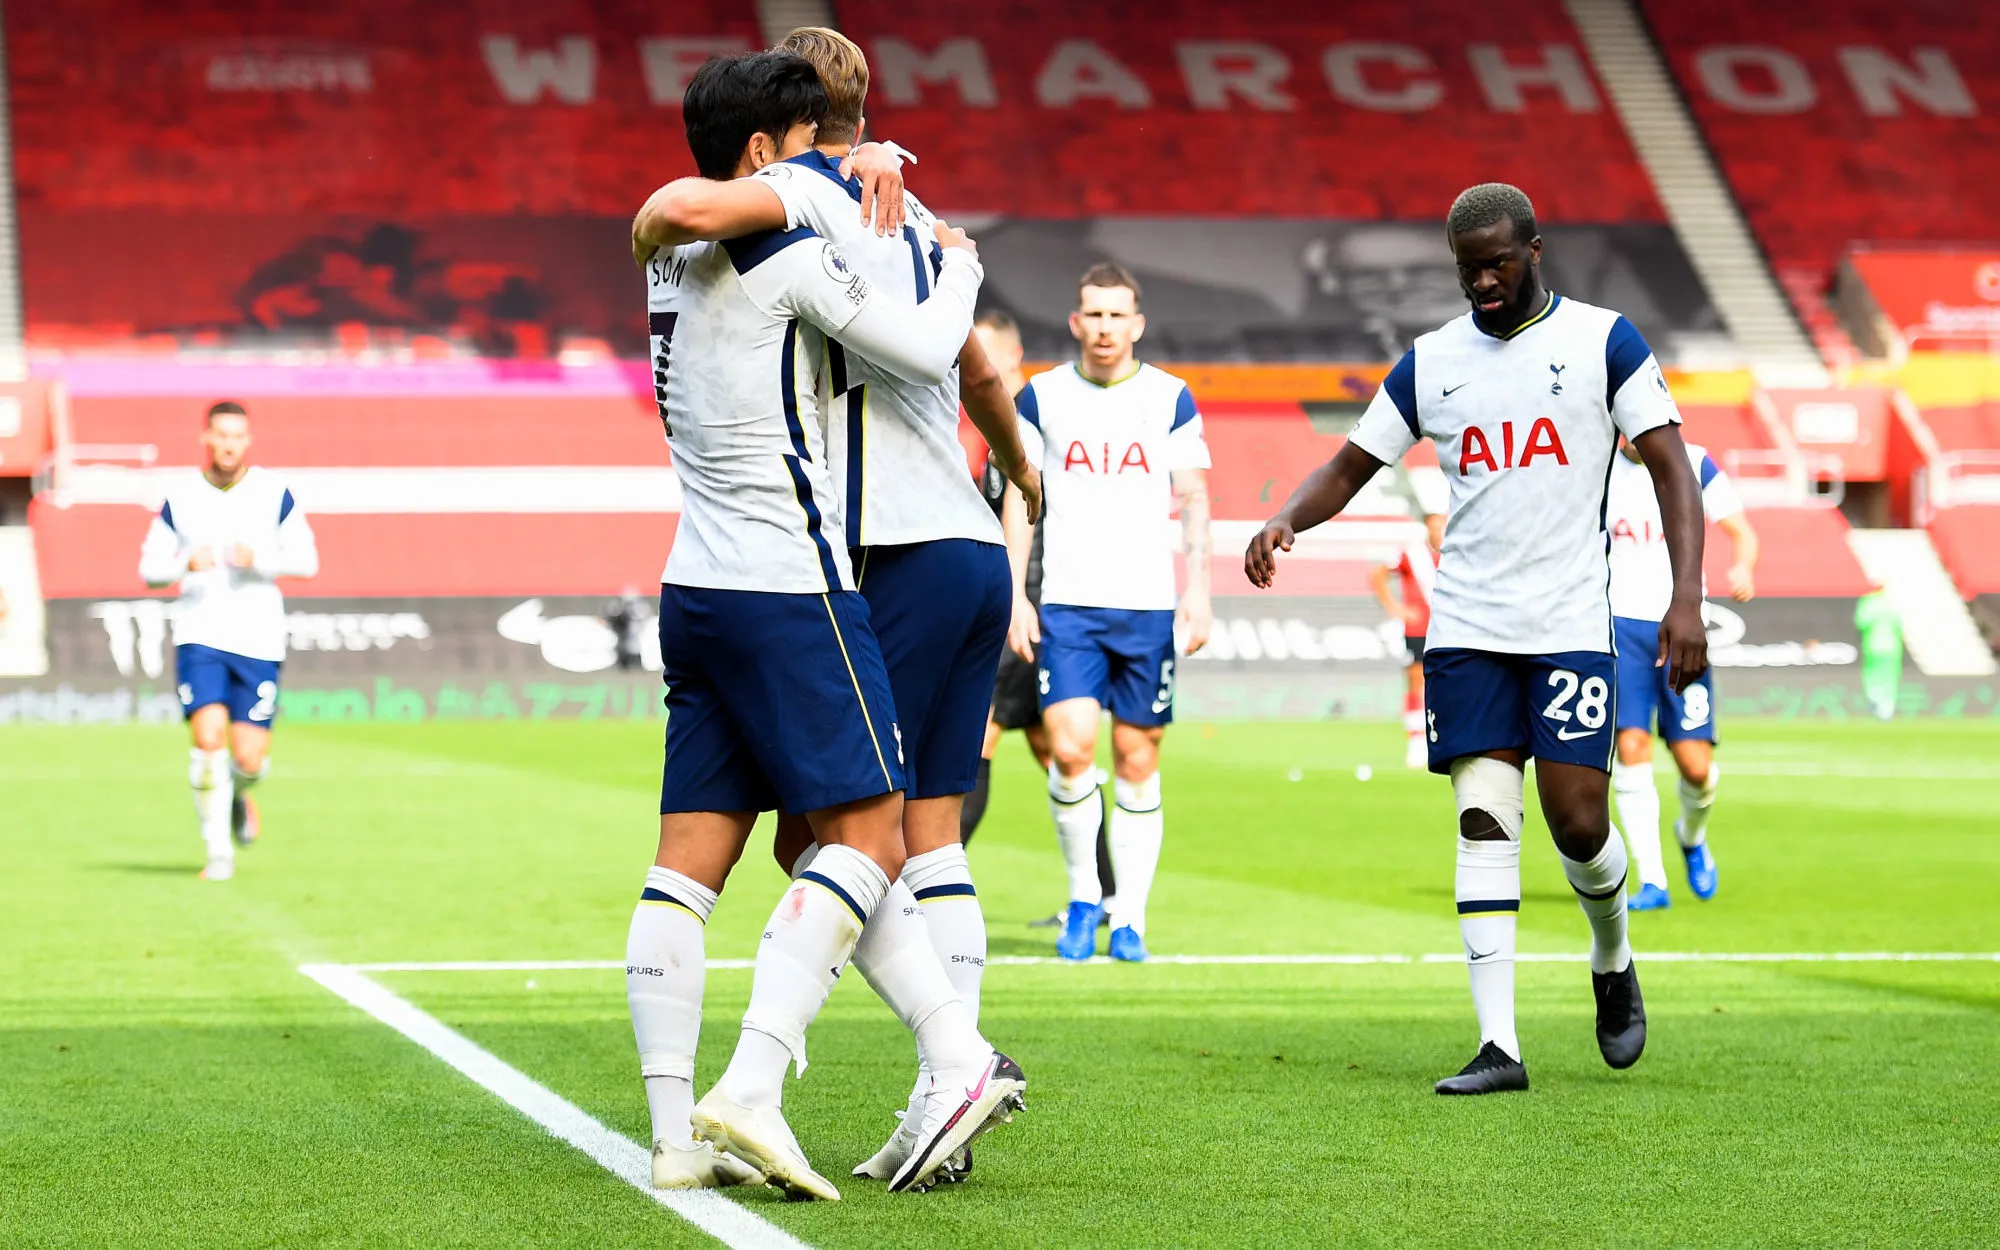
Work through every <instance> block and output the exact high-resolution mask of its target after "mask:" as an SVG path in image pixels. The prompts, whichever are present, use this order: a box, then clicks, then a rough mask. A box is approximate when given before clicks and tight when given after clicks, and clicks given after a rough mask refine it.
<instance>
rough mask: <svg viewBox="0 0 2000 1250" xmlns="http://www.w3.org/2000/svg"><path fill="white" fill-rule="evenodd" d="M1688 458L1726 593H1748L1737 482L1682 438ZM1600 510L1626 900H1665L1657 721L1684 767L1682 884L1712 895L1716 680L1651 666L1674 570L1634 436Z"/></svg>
mask: <svg viewBox="0 0 2000 1250" xmlns="http://www.w3.org/2000/svg"><path fill="white" fill-rule="evenodd" d="M1687 454H1688V462H1689V463H1690V464H1691V465H1693V466H1694V470H1695V475H1696V478H1697V479H1698V480H1699V481H1700V483H1701V507H1702V511H1703V512H1704V513H1705V514H1707V516H1708V519H1709V520H1711V521H1713V522H1715V523H1716V524H1717V525H1719V526H1721V527H1722V532H1723V533H1725V534H1727V535H1729V542H1730V546H1731V560H1730V565H1729V597H1730V598H1732V599H1734V600H1736V601H1737V602H1738V603H1747V602H1749V600H1750V597H1751V596H1752V595H1753V594H1755V593H1756V589H1755V585H1754V583H1753V581H1752V575H1753V573H1754V571H1755V569H1756V567H1757V531H1755V530H1753V529H1751V528H1750V522H1749V520H1748V519H1747V518H1746V517H1744V515H1743V505H1742V503H1741V502H1739V501H1738V500H1737V498H1736V488H1735V487H1734V486H1732V485H1730V482H1729V477H1728V475H1727V474H1725V473H1723V471H1722V470H1721V469H1719V468H1717V467H1716V464H1715V461H1713V460H1711V459H1710V458H1709V455H1708V452H1707V450H1706V449H1704V448H1701V447H1697V446H1695V445H1693V444H1689V445H1688V449H1687ZM1606 499H1607V502H1606V506H1605V520H1606V522H1607V523H1608V524H1609V526H1610V529H1611V615H1612V617H1613V619H1614V621H1615V622H1616V626H1617V630H1618V760H1617V762H1616V763H1614V764H1613V765H1612V766H1611V791H1612V794H1613V795H1615V796H1616V798H1617V801H1618V823H1619V824H1620V825H1622V826H1623V827H1624V830H1625V837H1626V840H1627V841H1628V842H1629V843H1630V844H1631V847H1632V855H1633V858H1634V859H1635V860H1636V861H1637V867H1638V870H1639V888H1638V891H1637V892H1636V893H1634V894H1633V896H1632V899H1631V901H1630V902H1629V903H1627V904H1626V906H1627V907H1628V908H1629V909H1630V910H1632V911H1655V910H1657V909H1659V908H1662V907H1666V906H1668V905H1669V904H1670V903H1671V901H1672V898H1671V895H1669V894H1668V892H1667V865H1666V861H1665V859H1664V858H1663V857H1662V856H1661V853H1660V792H1659V790H1657V789H1656V788H1655V787H1654V785H1653V725H1654V721H1655V719H1656V718H1657V720H1658V722H1659V732H1660V737H1662V738H1664V739H1665V740H1666V743H1667V750H1668V751H1670V752H1672V753H1673V757H1674V764H1675V766H1676V767H1677V768H1679V770H1680V800H1681V814H1680V816H1679V818H1678V819H1676V820H1675V821H1674V838H1675V840H1676V841H1677V842H1679V843H1680V847H1681V855H1682V857H1683V858H1684V859H1685V860H1686V861H1687V875H1688V889H1690V890H1692V891H1694V896H1695V897H1696V898H1702V899H1706V898H1713V897H1715V887H1716V872H1715V856H1714V855H1713V854H1711V853H1710V851H1709V849H1708V814H1709V809H1710V808H1712V807H1713V806H1714V805H1715V790H1716V784H1717V782H1718V780H1719V779H1720V775H1721V774H1720V772H1719V771H1718V769H1717V767H1716V764H1715V685H1714V681H1713V677H1714V674H1713V672H1712V671H1710V672H1704V673H1703V674H1702V675H1701V676H1700V677H1698V678H1696V679H1695V681H1694V682H1693V683H1692V684H1690V685H1689V686H1688V687H1687V689H1686V690H1685V691H1675V690H1674V689H1672V688H1671V687H1669V686H1668V685H1667V683H1666V681H1665V673H1664V672H1663V671H1662V670H1660V669H1658V668H1655V667H1654V666H1653V657H1654V656H1655V655H1657V654H1659V631H1660V618H1661V617H1662V616H1663V615H1665V613H1666V610H1667V607H1668V605H1669V604H1670V603H1672V601H1673V594H1674V575H1673V568H1672V565H1671V564H1670V563H1669V561H1668V557H1667V535H1666V526H1665V525H1664V524H1662V523H1661V521H1660V501H1659V497H1658V496H1657V495H1655V494H1654V493H1653V479H1652V476H1651V475H1650V474H1649V473H1647V472H1646V470H1645V469H1644V468H1643V467H1642V466H1641V464H1640V461H1639V453H1638V452H1637V451H1636V450H1634V449H1633V447H1632V445H1631V444H1630V443H1626V444H1624V445H1623V446H1622V447H1621V448H1620V449H1619V454H1618V456H1617V457H1615V458H1614V459H1613V460H1612V462H1611V485H1610V488H1609V490H1608V492H1607V494H1606Z"/></svg>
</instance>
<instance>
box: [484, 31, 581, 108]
mask: <svg viewBox="0 0 2000 1250" xmlns="http://www.w3.org/2000/svg"><path fill="white" fill-rule="evenodd" d="M479 50H480V52H482V53H483V54H484V55H485V57H486V68H487V70H488V71H490V72H491V73H492V75H493V85H494V86H496V87H498V88H499V89H500V95H501V96H502V98H504V99H505V100H506V101H507V103H509V104H537V103H539V102H540V101H541V98H542V94H543V92H553V93H554V94H555V97H556V99H558V100H560V101H562V102H563V103H564V104H588V103H590V101H591V99H592V98H593V97H594V96H595V95H596V93H597V48H596V47H595V45H593V44H592V43H591V42H590V40H589V39H588V38H586V37H585V36H583V35H565V36H563V37H562V38H561V39H558V40H557V41H556V49H555V51H553V52H551V51H549V50H548V49H547V48H536V49H534V50H532V51H530V52H527V53H525V54H524V53H523V52H522V51H521V45H520V43H519V42H518V41H517V40H516V39H515V38H514V37H513V36H512V35H486V36H484V37H482V38H481V39H480V41H479Z"/></svg>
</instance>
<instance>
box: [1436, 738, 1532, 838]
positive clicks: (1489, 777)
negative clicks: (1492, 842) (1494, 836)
mask: <svg viewBox="0 0 2000 1250" xmlns="http://www.w3.org/2000/svg"><path fill="white" fill-rule="evenodd" d="M1451 792H1452V796H1453V797H1454V798H1455V799H1457V800H1458V814H1459V820H1460V827H1461V828H1463V827H1464V824H1463V822H1464V819H1465V814H1466V813H1467V812H1484V813H1486V815H1488V816H1490V817H1492V818H1493V823H1494V824H1496V825H1498V826H1499V827H1500V832H1502V833H1504V834H1506V835H1507V840H1508V841H1509V842H1517V843H1518V842H1519V841H1520V840H1521V819H1522V814H1523V812H1524V811H1525V809H1526V803H1527V799H1526V794H1527V790H1526V787H1525V785H1524V783H1523V778H1522V774H1521V770H1520V769H1518V768H1516V767H1514V766H1513V765H1512V764H1506V763H1502V762H1501V761H1499V760H1494V759H1488V758H1486V757H1485V756H1483V755H1468V756H1465V757H1464V758H1461V759H1456V760H1453V761H1452V763H1451Z"/></svg>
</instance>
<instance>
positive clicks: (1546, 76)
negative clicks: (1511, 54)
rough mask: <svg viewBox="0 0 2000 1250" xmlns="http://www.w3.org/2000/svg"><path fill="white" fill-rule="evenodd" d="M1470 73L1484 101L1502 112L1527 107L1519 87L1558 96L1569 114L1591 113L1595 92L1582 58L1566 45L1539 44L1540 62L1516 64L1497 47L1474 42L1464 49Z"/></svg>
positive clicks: (1595, 108)
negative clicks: (1542, 89) (1551, 91)
mask: <svg viewBox="0 0 2000 1250" xmlns="http://www.w3.org/2000/svg"><path fill="white" fill-rule="evenodd" d="M1465 56H1466V59H1467V60H1468V61H1470V62H1471V63H1472V72H1473V74H1475V75H1476V76H1477V77H1478V79H1479V87H1480V89H1481V90H1482V91H1484V92H1485V93H1486V102H1487V103H1488V104H1490V105H1492V106H1493V107H1494V108H1495V109H1498V110H1499V111H1500V112H1502V113H1518V112H1520V111H1522V110H1523V109H1525V108H1526V107H1527V101H1526V99H1525V98H1524V97H1523V96H1522V94H1521V89H1522V88H1523V87H1549V88H1553V89H1554V90H1555V92H1556V94H1557V95H1560V96H1561V97H1562V102H1563V107H1565V108H1567V109H1568V110H1569V111H1570V112H1572V113H1595V112H1596V111H1597V110H1598V101H1597V89H1596V88H1595V87H1593V86H1591V84H1590V74H1589V72H1588V71H1586V70H1585V69H1584V68H1583V58H1581V57H1579V56H1578V55H1577V54H1576V49H1575V48H1572V47H1570V46H1569V45H1568V44H1566V43H1545V44H1543V45H1542V60H1541V63H1540V64H1538V65H1536V64H1530V65H1516V64H1514V63H1513V62H1512V61H1509V60H1508V59H1507V54H1506V53H1505V52H1502V51H1501V50H1500V47H1499V45H1498V44H1491V43H1475V44H1473V45H1471V46H1470V47H1468V48H1466V50H1465Z"/></svg>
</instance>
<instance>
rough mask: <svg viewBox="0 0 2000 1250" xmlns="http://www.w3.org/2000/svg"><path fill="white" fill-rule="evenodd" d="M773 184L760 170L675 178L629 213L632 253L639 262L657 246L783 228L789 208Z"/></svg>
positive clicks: (732, 237)
mask: <svg viewBox="0 0 2000 1250" xmlns="http://www.w3.org/2000/svg"><path fill="white" fill-rule="evenodd" d="M767 168H778V167H777V166H770V167H767ZM789 172H791V171H790V170H789V169H788V170H787V173H789ZM778 186H779V184H778V182H777V181H776V180H775V179H769V178H765V177H763V176H761V174H760V175H759V176H756V177H750V178H735V179H731V180H730V181H727V182H717V181H715V180H713V179H709V178H676V179H675V180H674V181H672V182H670V183H668V184H667V185H666V186H664V187H661V188H660V189H659V190H657V191H655V192H653V194H652V195H650V196H648V197H646V202H645V203H644V204H643V205H641V206H640V208H639V212H638V215H637V216H635V217H634V218H633V219H632V259H633V260H634V261H635V262H637V263H638V264H641V265H643V264H645V263H646V262H647V261H648V260H650V259H652V256H653V253H655V252H657V251H659V250H660V249H662V248H673V247H679V246H680V245H681V244H683V243H694V242H697V241H702V240H707V241H711V242H714V241H719V240H722V239H736V238H741V237H743V236H744V235H746V234H755V233H757V232H758V231H760V230H784V229H787V228H789V226H790V224H791V222H790V211H789V209H788V207H787V205H786V203H785V200H784V198H783V195H782V194H781V192H780V191H779V190H778Z"/></svg>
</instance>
